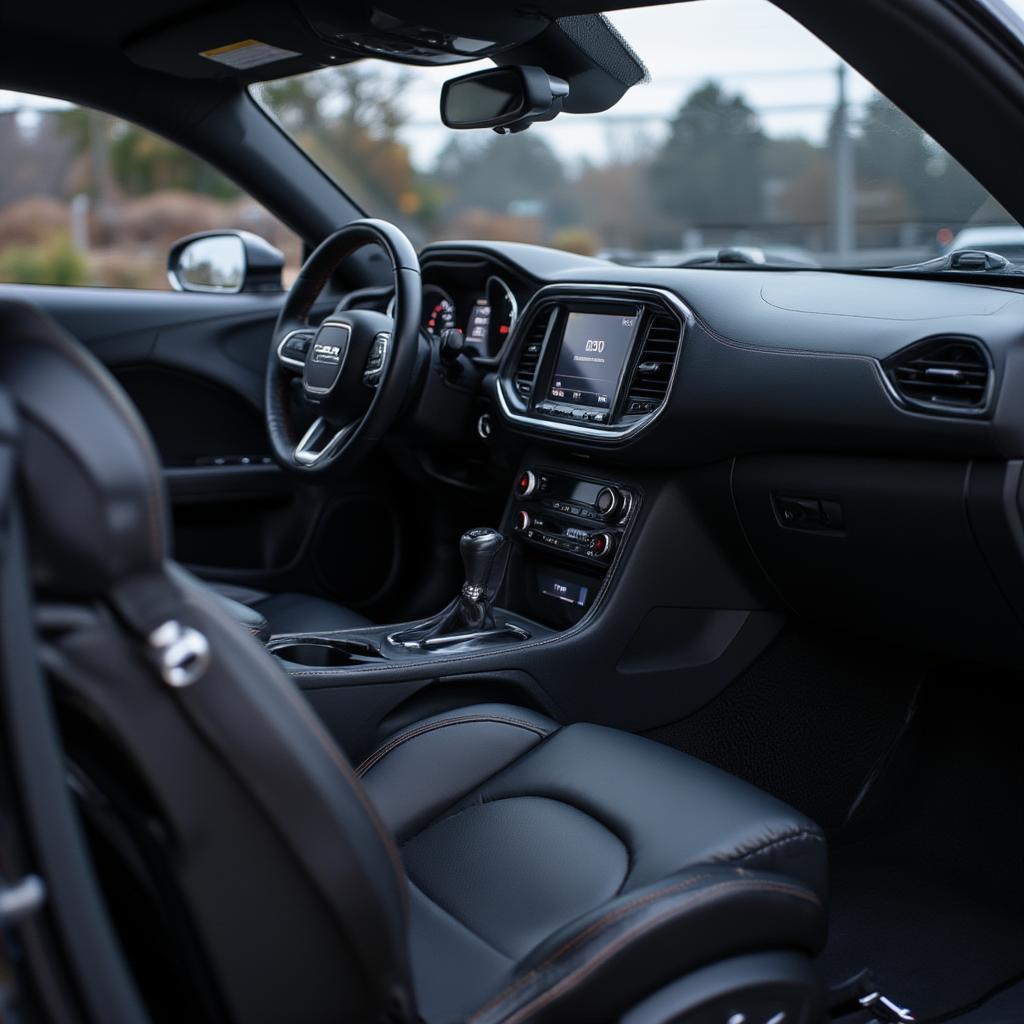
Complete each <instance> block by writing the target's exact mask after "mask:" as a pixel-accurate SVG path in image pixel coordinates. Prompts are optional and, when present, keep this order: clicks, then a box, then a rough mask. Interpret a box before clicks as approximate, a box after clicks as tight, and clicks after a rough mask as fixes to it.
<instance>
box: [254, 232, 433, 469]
mask: <svg viewBox="0 0 1024 1024" xmlns="http://www.w3.org/2000/svg"><path fill="white" fill-rule="evenodd" d="M365 245H378V246H380V248H382V249H383V250H384V252H385V254H386V255H387V257H388V259H389V260H390V261H391V268H392V271H393V273H394V280H395V302H394V306H393V309H392V315H387V314H384V313H379V312H377V311H376V310H371V309H347V310H345V311H344V312H341V313H332V314H330V315H329V316H328V317H326V318H325V319H324V321H323V322H322V323H321V324H320V325H319V326H318V327H314V326H311V325H310V323H309V312H310V310H311V309H312V308H313V304H314V303H315V302H316V300H317V298H318V297H319V295H320V293H321V292H322V291H323V289H324V285H326V283H327V281H328V280H329V279H330V276H331V274H333V273H334V271H335V269H336V268H337V267H338V265H339V264H340V263H341V262H342V260H344V259H345V258H346V257H348V256H350V255H351V254H352V253H354V252H356V251H357V250H359V249H361V248H362V247H363V246H365ZM422 301H423V290H422V285H421V282H420V262H419V259H418V258H417V256H416V250H415V249H414V248H413V245H412V242H410V241H409V239H408V238H407V237H406V236H405V235H404V234H403V233H402V232H401V231H400V230H399V229H398V228H397V227H395V225H394V224H389V223H388V222H387V221H383V220H371V219H366V220H355V221H352V223H351V224H347V225H346V226H345V227H343V228H341V229H340V230H338V231H336V232H335V233H334V234H333V235H331V236H330V237H329V238H326V239H325V240H324V241H323V242H321V243H320V245H319V246H317V248H316V249H315V250H314V251H313V253H311V255H310V257H309V259H307V260H306V262H305V264H304V265H303V267H302V270H301V271H300V272H299V276H298V277H297V278H296V279H295V282H294V284H292V286H291V288H290V289H289V291H288V294H287V295H286V296H285V300H284V305H283V306H282V308H281V314H280V316H278V318H277V324H276V325H275V327H274V334H273V339H272V341H271V348H270V355H269V357H268V359H267V386H266V417H267V430H268V433H269V434H270V443H271V446H272V448H273V453H274V456H275V457H276V458H277V460H278V462H280V463H281V465H283V466H285V467H286V468H287V469H292V470H295V471H296V472H299V473H304V474H309V475H312V474H317V475H325V474H327V473H328V472H337V471H339V470H340V469H342V468H344V467H346V466H351V465H352V464H354V463H355V462H356V461H357V460H358V459H359V458H360V457H361V456H363V455H364V454H366V452H367V450H368V449H369V448H371V447H372V446H373V445H374V444H376V443H377V442H378V441H379V440H380V439H381V438H382V437H383V436H384V434H385V433H386V431H387V430H388V428H389V427H390V426H391V424H392V423H393V422H394V420H395V417H396V416H397V415H398V412H399V410H400V408H401V406H402V403H403V401H404V400H405V398H406V396H407V394H408V391H409V387H410V385H411V384H412V378H413V372H414V370H415V368H416V363H417V348H418V345H419V330H420V307H421V304H422ZM297 377H301V380H302V390H301V395H302V401H303V404H304V405H306V406H308V407H309V408H310V410H311V411H312V412H314V413H315V414H316V418H315V419H314V420H313V423H312V425H311V426H310V427H309V429H308V430H306V431H305V432H304V433H301V434H300V431H299V428H298V427H297V426H296V424H295V417H294V416H293V409H292V404H291V402H292V398H291V395H292V392H293V390H294V388H293V382H294V381H295V379H296V378H297Z"/></svg>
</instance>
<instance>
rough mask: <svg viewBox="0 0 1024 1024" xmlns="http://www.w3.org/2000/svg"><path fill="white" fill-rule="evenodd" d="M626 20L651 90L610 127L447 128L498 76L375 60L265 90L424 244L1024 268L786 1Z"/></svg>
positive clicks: (1018, 247)
mask: <svg viewBox="0 0 1024 1024" xmlns="http://www.w3.org/2000/svg"><path fill="white" fill-rule="evenodd" d="M1022 4H1024V0H1021V2H1015V3H1014V4H1013V6H1014V7H1015V8H1019V7H1020V6H1022ZM609 17H610V20H611V21H612V23H613V24H614V25H615V27H616V28H617V29H618V30H619V31H620V32H621V33H622V35H623V36H624V37H625V39H626V40H627V41H628V42H629V43H630V44H631V45H632V46H633V48H634V49H635V51H636V52H637V53H638V55H639V56H640V57H641V59H642V60H643V61H644V62H645V63H646V64H647V67H648V69H649V71H650V81H649V82H647V83H645V84H641V85H639V86H636V87H634V88H633V89H631V90H629V92H627V94H626V95H625V97H624V98H623V99H622V100H621V101H620V102H619V103H618V104H617V105H616V106H614V107H613V108H612V109H611V110H609V111H606V112H604V113H600V114H588V115H571V114H562V115H561V116H559V117H558V118H556V119H555V120H553V121H550V122H547V123H537V124H534V125H533V126H532V127H531V128H529V129H528V130H527V131H525V132H523V133H521V134H517V135H511V136H509V135H506V136H499V135H497V134H495V133H493V132H491V131H487V130H477V131H462V132H457V131H452V130H450V129H447V128H445V127H444V126H443V125H442V124H441V122H440V119H439V116H438V98H439V94H440V89H441V84H442V82H443V81H444V80H445V79H447V78H453V77H455V76H457V75H460V74H465V73H467V72H468V71H469V70H473V69H474V68H475V67H477V66H487V67H490V66H492V65H490V63H489V62H486V63H481V64H480V65H459V66H456V67H454V68H453V67H448V68H443V69H441V68H430V69H425V68H408V67H400V66H398V65H394V64H388V63H385V62H382V61H360V62H357V63H355V64H351V65H348V66H346V67H341V68H328V69H324V70H321V71H317V72H313V73H311V74H308V75H304V76H300V77H297V78H292V79H288V80H285V81H281V82H275V83H268V84H265V85H262V86H259V87H256V88H255V89H254V90H253V92H254V95H255V96H256V98H257V100H258V102H260V103H261V104H263V105H264V107H265V108H266V109H267V110H268V111H269V112H271V113H272V114H273V115H274V116H275V117H276V118H277V119H278V121H279V122H280V123H281V124H282V125H283V126H284V128H285V129H286V130H287V131H288V132H290V133H291V134H292V135H293V137H294V138H295V139H296V140H297V141H298V143H299V144H300V145H301V146H302V147H304V148H305V149H306V150H307V151H308V152H309V153H310V155H311V156H312V157H313V159H314V160H316V161H317V162H318V163H319V164H320V165H321V166H322V167H323V168H324V169H325V170H326V171H327V172H328V173H329V174H330V175H332V176H333V177H334V179H335V180H336V181H337V182H338V184H339V185H340V186H341V187H342V188H343V189H344V190H345V191H346V192H347V193H348V194H349V195H351V196H352V197H353V198H354V199H355V200H356V202H358V203H359V204H360V205H361V206H362V208H363V209H364V210H366V211H367V212H368V213H371V214H373V215H375V216H381V217H386V218H388V219H390V220H394V221H396V222H398V223H399V224H401V226H402V227H403V228H404V229H405V230H406V231H407V232H408V233H409V234H410V235H411V236H412V237H413V239H414V240H415V241H417V242H418V243H420V244H423V243H425V242H428V241H433V240H438V239H451V238H483V239H501V240H509V241H520V242H536V243H540V244H543V245H549V246H554V247H556V248H560V249H566V250H571V251H574V252H579V253H583V254H586V255H596V256H601V257H604V258H608V259H613V260H617V261H620V262H624V263H630V264H639V265H668V266H671V265H679V264H687V263H690V264H695V265H700V264H702V263H704V264H707V263H714V262H715V261H716V259H717V254H718V253H719V251H720V250H721V249H723V248H725V247H732V248H734V249H736V250H738V252H734V253H733V254H731V257H732V259H733V260H736V261H739V262H746V263H750V262H753V263H762V262H768V263H777V264H784V265H790V266H799V265H809V266H815V265H820V266H826V267H866V266H873V267H883V266H895V265H899V264H908V263H914V262H918V261H922V260H926V259H931V258H934V257H936V256H939V255H942V254H943V253H945V252H947V251H950V250H951V249H952V248H954V247H958V246H959V247H964V246H969V247H971V248H982V249H991V250H993V251H996V252H999V253H1004V254H1006V255H1007V256H1008V257H1009V258H1010V259H1017V258H1018V257H1020V255H1021V253H1022V252H1024V229H1022V228H1021V227H1020V226H1019V225H1017V224H1016V222H1015V221H1014V220H1013V219H1012V218H1011V217H1010V216H1009V214H1007V212H1006V211H1005V210H1004V209H1003V208H1002V207H1001V206H1000V205H999V204H998V203H997V202H996V201H995V200H994V199H992V198H991V197H990V196H989V195H988V194H987V193H986V191H985V190H984V189H983V188H982V187H981V186H980V185H979V184H978V182H977V181H976V180H975V179H974V178H972V177H971V176H970V175H969V174H968V173H967V172H966V171H965V170H964V169H963V168H962V167H961V166H960V165H959V164H958V163H957V162H956V161H955V160H953V159H951V158H950V157H949V156H948V154H946V153H945V151H944V150H942V149H941V148H940V147H939V146H938V145H936V144H935V143H934V142H933V141H932V140H931V139H930V138H928V137H927V136H926V135H925V134H924V133H923V132H922V131H921V130H920V129H919V128H918V127H917V126H916V125H915V124H914V123H913V122H912V121H910V120H909V119H908V118H907V117H906V116H905V115H904V114H903V113H902V112H900V111H899V110H898V109H897V108H896V107H894V106H893V105H892V104H891V103H890V102H889V101H888V100H887V99H885V98H884V97H883V96H881V95H880V94H879V93H878V92H877V91H875V90H874V89H873V88H872V86H871V85H870V84H869V83H868V82H867V81H866V80H865V79H863V78H862V77H860V76H859V75H858V74H857V73H856V72H854V71H853V70H852V69H850V68H849V67H847V66H846V65H845V64H843V62H842V61H840V60H839V59H838V58H837V57H836V55H835V54H834V53H833V52H832V51H831V50H829V49H828V48H827V47H826V46H825V45H824V44H823V43H822V42H821V41H820V40H818V39H817V38H816V37H814V36H812V35H811V34H810V33H809V32H807V30H806V29H804V28H803V27H802V26H800V25H799V24H798V23H797V22H795V21H793V20H792V19H790V18H789V16H788V15H786V14H784V13H783V12H782V11H780V10H779V9H778V8H777V7H775V6H774V5H773V4H771V3H769V2H768V0H697V2H689V3H680V4H673V5H668V6H663V7H646V8H642V9H637V10H629V11H620V12H612V13H611V14H610V15H609Z"/></svg>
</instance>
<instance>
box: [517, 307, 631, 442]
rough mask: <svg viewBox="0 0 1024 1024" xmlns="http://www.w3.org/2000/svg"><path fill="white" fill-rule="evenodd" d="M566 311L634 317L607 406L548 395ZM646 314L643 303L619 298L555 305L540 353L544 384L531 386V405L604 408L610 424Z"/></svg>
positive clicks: (561, 344)
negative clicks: (630, 335) (545, 342)
mask: <svg viewBox="0 0 1024 1024" xmlns="http://www.w3.org/2000/svg"><path fill="white" fill-rule="evenodd" d="M570 313H590V314H594V315H596V316H635V317H636V318H637V325H636V330H635V332H634V334H633V339H632V341H631V342H630V345H629V351H628V352H627V353H626V355H625V358H624V359H623V360H622V367H621V368H620V370H619V374H618V378H617V379H616V381H615V390H614V391H613V392H612V395H611V397H610V399H609V402H608V406H607V409H605V408H604V407H603V406H599V405H576V404H575V403H574V402H572V401H570V400H569V399H561V398H552V396H551V386H552V384H553V382H554V379H555V376H556V373H557V369H558V360H559V357H560V356H561V353H562V346H563V345H564V344H565V329H566V325H567V324H568V321H569V314H570ZM646 314H647V308H646V306H645V305H644V304H643V303H639V302H636V303H631V302H623V301H622V300H621V299H615V300H610V301H608V302H601V301H595V302H575V301H569V302H559V303H558V307H557V316H556V319H555V323H554V325H553V327H552V330H551V334H550V340H549V344H548V345H547V346H546V348H547V349H548V351H547V352H545V354H544V355H545V360H544V361H545V364H546V365H545V367H544V368H543V380H544V387H543V389H538V388H537V387H534V394H533V400H532V402H531V406H532V407H533V408H534V409H535V408H536V407H537V406H538V405H540V404H541V403H542V402H556V403H557V404H559V405H565V406H571V407H573V408H575V409H585V410H586V411H588V412H603V411H607V413H608V424H611V423H612V421H613V420H614V419H615V416H616V414H617V412H618V409H619V400H620V399H621V397H622V391H623V388H624V386H625V383H626V381H627V380H628V379H629V375H630V374H631V373H632V372H633V364H634V362H635V361H636V350H637V345H638V344H639V343H640V341H641V338H642V337H643V333H644V331H645V330H646V329H647V324H646ZM538 378H540V374H538Z"/></svg>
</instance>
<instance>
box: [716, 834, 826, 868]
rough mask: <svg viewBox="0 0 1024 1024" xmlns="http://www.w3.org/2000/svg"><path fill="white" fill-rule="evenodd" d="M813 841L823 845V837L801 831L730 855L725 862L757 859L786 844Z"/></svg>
mask: <svg viewBox="0 0 1024 1024" xmlns="http://www.w3.org/2000/svg"><path fill="white" fill-rule="evenodd" d="M804 839H813V840H814V841H815V842H819V843H823V842H824V841H825V837H824V836H823V835H820V834H819V833H817V832H812V831H811V830H810V829H806V828H805V829H801V830H800V831H799V832H791V833H789V835H785V836H780V837H779V838H778V839H772V840H769V841H768V842H765V843H762V844H761V845H760V846H756V847H754V849H753V850H747V851H746V852H745V853H735V854H730V855H729V856H728V857H727V858H726V859H727V860H748V859H749V858H750V857H757V856H759V855H760V854H762V853H766V852H767V851H768V850H772V849H774V848H775V847H777V846H785V845H786V844H787V843H795V842H797V841H799V840H804Z"/></svg>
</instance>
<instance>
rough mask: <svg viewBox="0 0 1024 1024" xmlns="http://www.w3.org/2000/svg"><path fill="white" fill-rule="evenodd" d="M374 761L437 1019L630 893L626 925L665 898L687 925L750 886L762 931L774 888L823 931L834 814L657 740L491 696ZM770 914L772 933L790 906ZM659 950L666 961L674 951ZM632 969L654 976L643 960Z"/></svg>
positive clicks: (454, 1013)
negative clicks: (814, 813) (706, 902)
mask: <svg viewBox="0 0 1024 1024" xmlns="http://www.w3.org/2000/svg"><path fill="white" fill-rule="evenodd" d="M359 773H360V775H361V776H362V777H363V782H364V784H365V785H366V787H367V790H368V792H369V794H370V797H371V799H372V800H373V801H374V803H375V804H376V806H377V808H378V810H379V811H380V813H381V815H382V817H383V818H384V820H385V822H386V823H387V824H388V825H389V826H390V827H391V829H392V831H393V832H394V834H395V836H396V837H397V839H398V842H399V844H400V848H401V851H402V857H403V860H404V863H405V867H406V871H407V873H408V876H409V879H410V882H411V885H412V892H413V913H412V948H413V964H414V973H415V975H416V982H417V989H418V994H419V998H420V1001H421V1011H422V1012H423V1013H424V1015H425V1016H426V1018H427V1020H429V1021H443V1020H449V1019H451V1020H454V1019H459V1018H461V1017H464V1016H467V1015H469V1014H470V1013H471V1012H472V1011H473V1010H474V1009H478V1008H480V1007H483V1006H485V1005H486V1004H487V1003H488V1001H491V1002H493V1001H494V1000H495V993H496V992H498V993H500V991H501V989H502V986H503V984H504V985H506V986H508V985H510V984H511V983H512V982H511V981H510V979H517V978H521V977H522V974H523V972H524V971H525V970H527V967H526V965H528V964H531V963H532V962H533V960H534V958H535V956H536V953H537V951H538V950H542V949H544V948H545V947H546V945H547V944H549V943H550V942H551V941H552V936H557V935H559V934H563V935H567V936H568V941H569V942H570V945H572V946H573V947H574V948H575V943H574V940H573V939H572V934H573V933H574V929H577V928H579V927H581V926H582V925H581V923H582V922H584V921H587V920H592V919H593V918H594V915H598V917H597V920H600V919H601V914H602V913H604V912H606V911H607V909H608V908H609V907H620V908H622V909H621V911H614V912H613V923H615V924H616V925H618V926H621V924H622V921H623V920H627V919H628V920H632V919H633V915H634V914H636V913H639V912H641V910H642V911H643V912H644V913H650V912H651V908H652V906H655V907H660V906H664V907H665V914H666V915H667V917H666V918H665V919H664V920H662V919H660V918H659V927H663V926H665V922H666V921H667V920H669V919H672V920H675V921H676V922H677V923H679V925H678V926H679V927H682V925H681V922H682V921H684V920H685V919H687V918H688V916H689V915H691V914H692V913H694V912H695V911H696V908H695V905H694V903H693V900H694V899H695V898H697V894H699V893H706V892H707V891H708V888H709V887H712V888H713V887H715V886H719V887H721V886H726V887H728V886H733V887H739V888H740V889H742V888H743V887H744V886H745V887H746V890H745V891H744V895H743V896H742V898H740V897H738V896H737V897H736V898H737V900H738V901H739V904H740V905H744V906H745V907H746V909H745V910H744V911H742V912H741V914H740V917H739V918H738V919H737V920H738V922H739V923H738V927H737V929H736V930H737V932H738V933H739V934H740V935H741V936H742V935H745V934H754V933H756V932H757V929H754V932H751V931H750V921H751V920H753V919H754V918H756V916H757V914H758V913H759V912H760V911H758V910H757V909H756V907H755V906H754V904H755V903H757V902H758V901H762V902H763V900H765V899H768V898H769V897H770V899H772V900H774V899H776V898H778V899H781V900H783V901H784V902H785V901H788V900H791V899H792V900H798V901H803V903H806V904H807V906H808V907H810V906H811V905H812V904H813V907H814V908H815V909H813V910H807V909H805V910H803V911H800V912H798V913H796V914H795V915H793V916H792V917H791V920H790V921H789V924H785V925H784V926H783V927H784V930H785V928H789V927H790V926H791V925H792V924H793V922H794V921H796V920H800V921H802V922H803V924H805V925H807V926H808V928H809V929H810V930H809V931H806V932H802V933H801V935H803V940H804V941H809V942H810V944H811V945H813V944H814V942H815V941H817V940H816V939H815V938H814V934H816V932H815V930H816V929H820V926H821V917H822V907H821V904H822V901H823V899H824V894H825V887H826V863H825V843H824V840H823V837H822V834H821V831H820V829H819V828H818V827H817V826H816V825H815V824H814V823H813V822H812V821H810V820H809V819H808V818H806V817H804V816H803V815H801V814H799V813H798V812H796V811H794V810H792V809H791V808H789V807H787V806H786V805H785V804H783V803H781V802H779V801H778V800H776V799H774V798H773V797H770V796H768V795H767V794H765V793H763V792H761V791H760V790H758V789H756V788H754V787H753V786H750V785H748V784H747V783H745V782H742V781H740V780H738V779H735V778H733V777H731V776H729V775H726V774H725V773H723V772H721V771H719V770H718V769H716V768H713V767H711V766H710V765H707V764H705V763H703V762H701V761H698V760H696V759H695V758H692V757H688V756H687V755H685V754H682V753H680V752H678V751H676V750H672V749H670V748H668V747H665V746H662V745H660V744H657V743H654V742H652V741H649V740H645V739H642V738H640V737H637V736H633V735H630V734H628V733H623V732H619V731H616V730H614V729H608V728H604V727H602V726H596V725H587V724H578V725H570V726H566V727H559V726H558V724H557V723H555V722H554V721H552V720H550V719H548V718H546V717H544V716H542V715H539V714H536V713H534V712H530V711H526V710H524V709H521V708H515V707H510V706H505V705H481V706H477V707H473V708H467V709H464V710H460V711H456V712H451V713H447V714H444V715H438V716H436V717H434V718H431V719H427V720H426V721H424V722H420V723H417V724H416V725H414V726H411V727H410V728H408V729H406V730H403V731H402V732H401V733H399V734H398V735H397V736H394V737H392V738H391V739H390V740H389V741H388V742H387V743H385V744H384V745H383V746H382V747H381V748H379V749H378V750H377V751H376V752H375V753H374V754H373V755H371V756H370V757H369V758H367V759H366V761H364V762H363V764H362V765H361V766H360V768H359ZM766 879H767V881H765V880H766ZM793 882H795V883H796V884H795V885H793V884H791V883H793ZM787 884H788V885H789V890H787V891H786V892H783V891H781V890H778V889H775V888H772V887H773V886H779V885H782V886H784V887H785V886H786V885H787ZM765 886H767V888H765ZM716 891H718V892H722V891H723V890H721V889H717V890H716ZM729 891H730V893H732V895H733V896H735V895H736V892H738V891H739V890H738V889H735V891H734V890H733V889H730V890H729ZM755 892H756V896H755ZM794 894H799V895H794ZM666 900H667V901H668V903H664V901H666ZM634 902H636V903H637V905H636V906H634ZM698 903H700V900H699V899H698ZM670 905H671V908H672V909H669V906H670ZM700 905H701V906H703V904H702V903H700ZM615 915H617V916H615ZM812 919H813V921H814V922H815V923H814V924H813V925H810V924H808V922H810V921H812ZM780 924H781V922H780ZM764 927H765V929H766V933H767V934H771V932H772V928H774V927H776V923H775V922H774V921H771V920H767V921H766V922H765V924H764ZM597 932H599V933H600V936H601V937H603V936H604V935H605V934H606V931H605V928H604V926H601V927H599V928H598V929H597ZM812 933H814V934H812ZM665 941H666V942H668V946H666V947H665V948H666V949H668V950H673V951H674V952H673V953H672V954H671V956H673V957H674V956H676V955H677V954H678V955H679V956H681V955H682V954H680V953H679V949H680V945H679V937H678V936H676V937H675V938H673V937H671V936H669V937H666V938H665ZM798 944H799V943H798ZM659 948H660V947H659ZM577 952H578V950H577ZM694 955H695V956H698V957H699V955H700V954H699V948H698V952H697V953H695V954H694ZM662 956H664V953H662ZM646 960H647V961H648V962H652V969H653V961H656V960H657V957H656V956H655V957H652V956H650V955H648V956H647V957H646ZM664 969H665V970H667V971H668V972H669V976H670V977H671V976H672V973H671V972H672V971H674V970H675V969H677V965H676V963H675V962H673V961H672V960H671V959H670V962H669V963H668V964H666V965H665V967H664ZM633 974H634V975H635V976H636V981H635V983H636V984H638V985H642V984H643V982H642V980H641V979H642V978H643V976H644V971H643V970H640V971H639V972H638V971H637V970H634V971H633ZM588 977H589V976H588ZM588 983H593V978H590V981H589V982H588ZM529 988H530V986H528V985H522V984H521V985H520V986H519V987H518V988H516V989H515V993H516V995H517V996H522V995H523V993H524V992H526V991H527V990H528V989H529ZM495 1005H501V1001H500V1000H499V1001H498V1003H496V1004H495ZM517 1012H519V1011H517ZM561 1012H563V1013H564V1012H565V1008H564V1006H563V1007H561ZM495 1019H501V1018H500V1016H497V1017H495Z"/></svg>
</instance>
